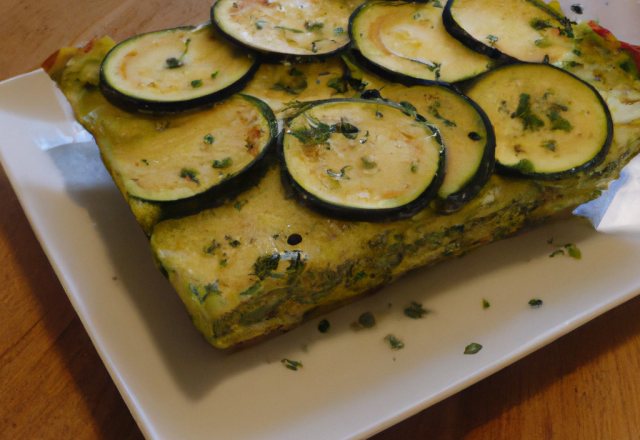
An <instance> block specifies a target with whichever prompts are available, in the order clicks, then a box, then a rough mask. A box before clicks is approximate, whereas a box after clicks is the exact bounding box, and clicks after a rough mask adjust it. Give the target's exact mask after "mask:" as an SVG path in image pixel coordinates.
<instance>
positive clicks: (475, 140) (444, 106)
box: [381, 85, 496, 212]
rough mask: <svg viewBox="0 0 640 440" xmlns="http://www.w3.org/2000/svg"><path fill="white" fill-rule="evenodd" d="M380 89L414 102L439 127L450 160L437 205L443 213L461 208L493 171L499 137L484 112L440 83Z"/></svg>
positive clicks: (389, 96) (390, 96) (398, 99)
mask: <svg viewBox="0 0 640 440" xmlns="http://www.w3.org/2000/svg"><path fill="white" fill-rule="evenodd" d="M381 92H382V93H383V94H384V97H385V98H387V99H390V100H392V101H396V102H401V103H403V105H404V106H407V105H408V103H409V104H411V106H412V107H414V108H415V109H416V111H417V113H419V114H420V115H422V116H423V117H424V118H426V120H427V122H428V123H430V124H432V125H434V126H436V127H437V128H438V130H440V133H441V134H442V138H443V139H444V142H445V145H446V147H447V163H446V173H445V177H444V181H443V182H442V186H441V187H440V189H439V190H438V196H437V199H436V202H437V206H438V208H439V209H440V210H441V211H444V212H453V211H456V210H458V209H460V208H462V206H464V205H465V204H467V203H468V202H469V201H470V200H472V199H473V198H474V197H475V196H476V195H477V194H478V193H479V192H480V190H481V189H482V187H483V186H484V185H485V184H486V183H487V181H488V180H489V178H490V177H491V173H493V168H494V164H495V147H496V138H495V134H494V131H493V127H492V125H491V122H490V121H489V118H488V117H487V115H486V114H485V112H484V111H482V109H481V108H480V107H479V106H478V105H477V104H476V103H475V102H473V101H472V100H471V99H469V98H467V97H466V96H463V95H461V94H460V93H457V92H455V91H453V90H451V89H449V88H446V87H441V86H434V85H416V86H413V87H403V86H398V85H396V86H390V87H388V88H385V89H383V90H381Z"/></svg>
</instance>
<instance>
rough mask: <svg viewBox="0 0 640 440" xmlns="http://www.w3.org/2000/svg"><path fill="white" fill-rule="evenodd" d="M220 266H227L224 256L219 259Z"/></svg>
mask: <svg viewBox="0 0 640 440" xmlns="http://www.w3.org/2000/svg"><path fill="white" fill-rule="evenodd" d="M220 266H222V267H226V266H227V259H226V258H225V259H223V260H220Z"/></svg>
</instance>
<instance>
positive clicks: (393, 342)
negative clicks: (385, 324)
mask: <svg viewBox="0 0 640 440" xmlns="http://www.w3.org/2000/svg"><path fill="white" fill-rule="evenodd" d="M384 340H385V341H386V342H388V343H389V345H390V346H391V349H392V350H400V349H403V348H404V342H402V341H401V340H399V339H398V338H396V337H395V336H393V335H392V334H391V333H389V334H388V335H387V336H385V337H384Z"/></svg>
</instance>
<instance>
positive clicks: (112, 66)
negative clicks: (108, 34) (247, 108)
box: [100, 24, 258, 113]
mask: <svg viewBox="0 0 640 440" xmlns="http://www.w3.org/2000/svg"><path fill="white" fill-rule="evenodd" d="M257 69H258V63H257V59H256V57H255V55H254V54H253V53H252V52H251V51H249V50H247V49H245V48H241V47H237V46H235V45H233V44H231V43H229V42H228V41H227V40H226V39H224V38H222V37H220V36H219V35H218V33H217V32H216V31H215V30H214V29H213V27H212V26H211V25H210V24H207V25H204V26H200V27H197V28H195V27H181V28H175V29H168V30H163V31H158V32H150V33H147V34H142V35H137V36H135V37H133V38H129V39H128V40H125V41H123V42H121V43H120V44H118V45H116V46H115V47H114V48H113V49H112V50H111V51H110V52H109V53H108V54H107V56H106V57H105V59H104V61H103V62H102V68H101V70H100V87H101V90H102V93H103V94H104V96H105V97H106V98H107V99H108V100H109V101H110V102H111V103H112V104H114V105H117V106H119V107H121V108H123V109H125V110H128V111H139V112H149V113H176V112H180V111H184V110H189V109H193V108H197V107H201V106H204V105H206V104H209V103H212V102H214V101H216V100H219V99H223V98H225V97H227V96H230V95H231V94H233V93H235V92H237V91H240V90H241V89H242V87H244V85H245V84H246V83H247V81H248V80H249V79H251V77H252V76H253V74H254V73H255V71H256V70H257Z"/></svg>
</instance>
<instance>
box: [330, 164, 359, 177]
mask: <svg viewBox="0 0 640 440" xmlns="http://www.w3.org/2000/svg"><path fill="white" fill-rule="evenodd" d="M352 168H353V167H352V166H351V165H347V166H345V167H342V169H341V170H340V172H339V173H336V172H335V171H332V170H330V169H329V170H327V174H328V175H329V176H331V178H332V179H334V180H350V179H349V176H347V171H349V170H351V169H352Z"/></svg>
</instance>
